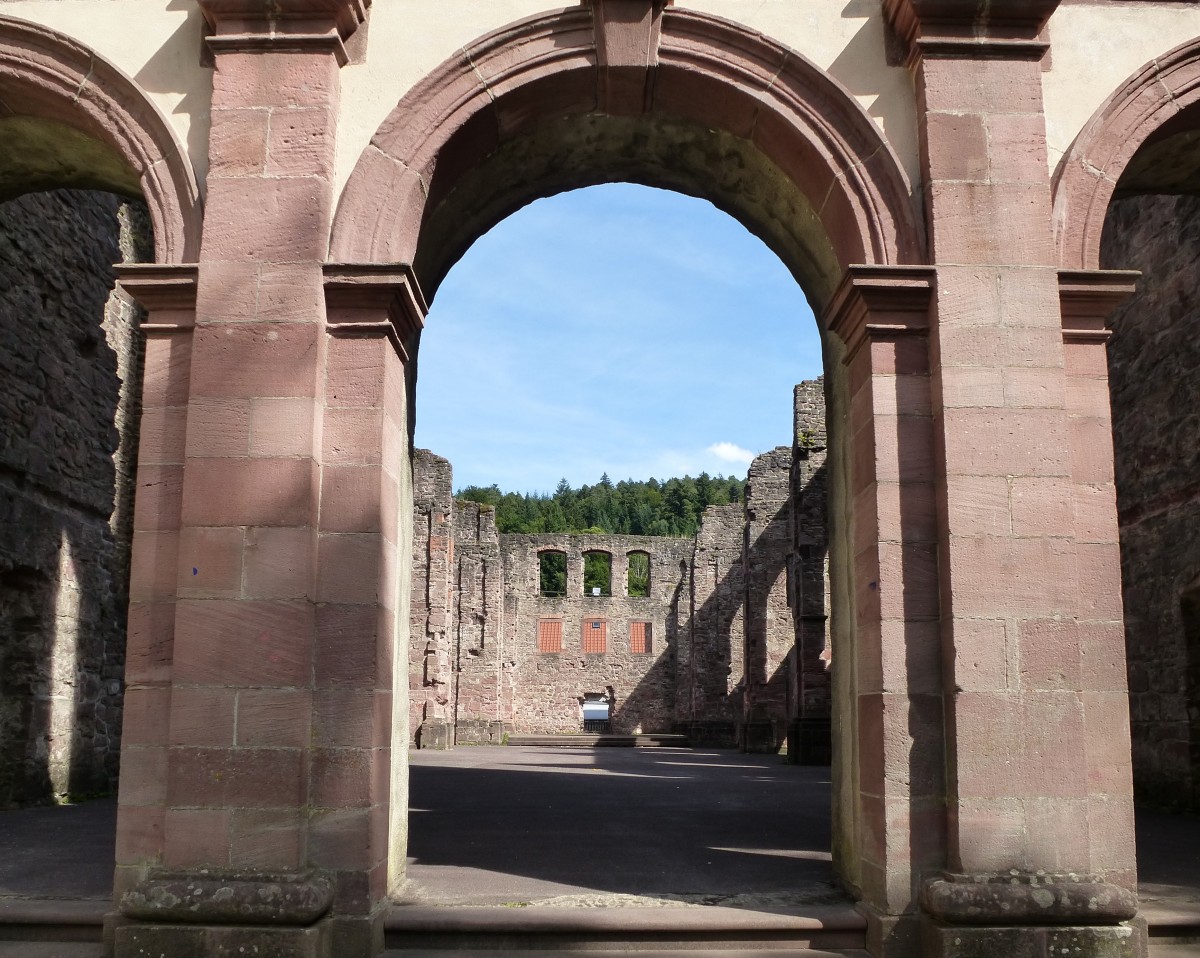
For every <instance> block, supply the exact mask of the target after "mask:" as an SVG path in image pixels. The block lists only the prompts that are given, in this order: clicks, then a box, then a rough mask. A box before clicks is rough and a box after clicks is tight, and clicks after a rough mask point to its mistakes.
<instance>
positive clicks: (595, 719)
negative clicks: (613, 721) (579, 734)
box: [582, 692, 612, 735]
mask: <svg viewBox="0 0 1200 958" xmlns="http://www.w3.org/2000/svg"><path fill="white" fill-rule="evenodd" d="M582 704H583V730H584V731H585V732H595V733H599V734H601V735H604V734H607V733H608V732H610V731H612V728H611V725H610V723H609V718H610V707H609V706H610V703H609V698H608V696H607V694H605V693H604V692H584V693H583V703H582Z"/></svg>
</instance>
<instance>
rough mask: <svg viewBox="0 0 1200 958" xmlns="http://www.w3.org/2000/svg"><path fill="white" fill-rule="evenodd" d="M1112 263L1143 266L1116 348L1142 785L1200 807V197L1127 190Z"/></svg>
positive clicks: (1109, 241) (1170, 800)
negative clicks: (1134, 193)
mask: <svg viewBox="0 0 1200 958" xmlns="http://www.w3.org/2000/svg"><path fill="white" fill-rule="evenodd" d="M1101 262H1102V264H1103V265H1104V266H1105V267H1108V268H1114V269H1116V268H1126V269H1140V270H1142V271H1143V275H1142V278H1141V280H1140V281H1139V283H1138V292H1137V294H1136V296H1135V297H1134V298H1133V299H1132V300H1131V301H1130V302H1128V303H1126V304H1125V305H1124V306H1123V307H1121V309H1119V310H1118V311H1117V313H1116V314H1115V315H1114V316H1113V318H1112V328H1113V337H1112V339H1111V341H1110V343H1109V349H1108V357H1109V380H1110V390H1111V396H1112V413H1113V439H1114V446H1115V449H1114V452H1115V468H1116V484H1117V511H1118V518H1119V522H1120V530H1121V573H1122V582H1123V591H1124V602H1125V636H1126V644H1127V653H1128V663H1129V706H1130V721H1131V726H1132V727H1131V731H1132V738H1133V771H1134V785H1135V789H1136V791H1137V793H1138V795H1139V797H1140V798H1141V799H1148V800H1151V801H1154V802H1159V803H1165V804H1172V805H1190V806H1192V807H1200V401H1198V398H1200V336H1197V332H1198V331H1200V308H1198V307H1197V295H1196V294H1197V290H1198V289H1200V271H1198V267H1197V264H1198V263H1200V199H1198V198H1196V197H1190V196H1142V197H1133V198H1129V199H1123V200H1118V201H1117V202H1115V203H1114V204H1113V205H1112V207H1111V208H1110V210H1109V213H1108V219H1107V222H1106V224H1105V231H1104V244H1103V248H1102V253H1101Z"/></svg>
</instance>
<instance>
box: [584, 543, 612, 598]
mask: <svg viewBox="0 0 1200 958" xmlns="http://www.w3.org/2000/svg"><path fill="white" fill-rule="evenodd" d="M583 594H584V595H590V596H601V595H604V596H608V595H612V556H611V555H609V553H607V552H585V553H584V554H583Z"/></svg>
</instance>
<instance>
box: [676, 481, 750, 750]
mask: <svg viewBox="0 0 1200 958" xmlns="http://www.w3.org/2000/svg"><path fill="white" fill-rule="evenodd" d="M744 527H745V515H744V510H743V507H742V504H741V503H732V504H730V505H727V506H709V507H708V508H707V509H705V510H704V516H703V517H702V519H701V522H700V529H699V530H698V531H697V533H696V538H695V542H694V546H693V549H692V583H691V593H692V601H691V618H690V622H689V627H688V635H687V641H688V671H687V690H688V692H687V696H686V698H685V697H684V696H680V697H679V700H678V705H679V707H678V708H677V710H676V718H677V720H678V721H679V722H680V723H683V725H684V727H685V728H687V729H688V730H689V732H690V734H691V735H692V738H693V741H694V742H704V743H709V744H713V745H723V746H732V745H734V744H735V743H736V740H737V732H736V724H737V720H738V719H739V718H740V716H741V714H742V691H743V684H742V676H743V672H742V665H743V648H744V636H745V631H744V623H743V619H744V605H745V599H746V595H745V575H744V565H743V561H742V546H743V538H744V536H743V531H744Z"/></svg>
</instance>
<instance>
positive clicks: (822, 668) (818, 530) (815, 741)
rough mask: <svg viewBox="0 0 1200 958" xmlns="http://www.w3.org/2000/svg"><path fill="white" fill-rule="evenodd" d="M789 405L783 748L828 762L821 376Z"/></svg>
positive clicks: (812, 761) (802, 758)
mask: <svg viewBox="0 0 1200 958" xmlns="http://www.w3.org/2000/svg"><path fill="white" fill-rule="evenodd" d="M793 411H794V414H795V428H794V429H793V436H794V440H793V443H792V475H791V487H792V493H793V496H792V550H791V557H790V558H791V578H790V581H791V583H792V596H791V607H792V615H793V618H794V620H795V627H796V648H795V653H794V654H795V656H796V667H795V669H793V670H792V676H793V679H794V682H795V684H794V685H793V688H792V702H793V703H794V704H793V706H792V720H793V721H792V728H791V729H790V730H789V736H788V755H789V756H791V757H793V758H794V759H795V760H796V761H798V762H800V763H803V764H807V765H828V764H829V763H830V761H831V760H832V757H833V743H832V739H831V734H832V732H831V727H830V716H831V714H832V709H833V697H832V689H831V685H830V680H831V675H830V666H831V664H832V649H831V648H830V644H829V630H828V622H829V612H828V610H829V516H828V511H827V510H828V493H827V481H828V474H829V470H828V466H827V463H826V457H827V454H828V447H829V442H828V438H827V434H826V430H825V383H824V381H823V380H821V379H817V380H814V381H811V382H804V383H800V384H799V385H798V386H797V387H796V389H795V392H794V394H793Z"/></svg>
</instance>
